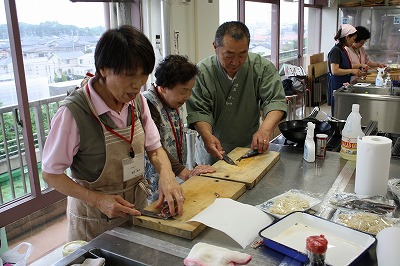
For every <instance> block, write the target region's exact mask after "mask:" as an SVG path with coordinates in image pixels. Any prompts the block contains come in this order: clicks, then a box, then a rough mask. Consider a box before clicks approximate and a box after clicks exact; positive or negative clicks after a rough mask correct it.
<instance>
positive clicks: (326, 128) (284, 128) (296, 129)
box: [278, 118, 331, 143]
mask: <svg viewBox="0 0 400 266" xmlns="http://www.w3.org/2000/svg"><path fill="white" fill-rule="evenodd" d="M310 120H313V121H310ZM307 122H313V123H314V124H315V129H314V137H315V135H317V134H328V135H331V134H330V130H331V125H330V124H329V123H328V122H325V121H319V120H318V119H315V120H314V119H309V118H305V119H303V120H290V121H285V122H281V123H280V124H279V125H278V127H279V130H280V131H281V133H282V135H283V136H284V137H285V138H286V139H288V140H290V141H293V142H295V143H303V142H304V141H305V139H306V135H307Z"/></svg>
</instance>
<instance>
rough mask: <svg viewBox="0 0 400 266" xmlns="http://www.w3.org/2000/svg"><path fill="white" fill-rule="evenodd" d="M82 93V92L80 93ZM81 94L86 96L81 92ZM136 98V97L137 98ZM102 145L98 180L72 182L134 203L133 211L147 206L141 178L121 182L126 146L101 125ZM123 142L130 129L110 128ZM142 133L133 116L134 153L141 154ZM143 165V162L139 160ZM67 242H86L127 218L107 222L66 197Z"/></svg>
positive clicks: (128, 137)
mask: <svg viewBox="0 0 400 266" xmlns="http://www.w3.org/2000/svg"><path fill="white" fill-rule="evenodd" d="M84 91H85V90H84ZM85 95H86V96H87V93H86V91H85ZM138 97H139V96H138ZM86 98H87V100H88V102H89V105H90V108H91V109H92V112H93V113H94V114H96V115H97V113H96V112H95V110H94V108H93V106H92V102H91V100H90V99H89V97H86ZM101 125H102V127H103V132H104V138H105V144H106V162H105V165H104V169H103V171H102V173H101V175H100V176H99V178H98V179H97V180H96V181H94V182H87V181H82V180H75V181H76V182H77V183H78V184H80V185H82V186H84V187H86V188H88V189H90V190H94V191H98V192H100V193H103V194H113V195H120V196H121V197H123V198H124V199H125V200H127V201H129V202H131V203H133V204H135V208H136V209H141V208H144V207H145V206H146V205H147V200H146V194H145V192H144V190H143V189H142V188H141V187H140V186H139V183H141V182H145V181H144V179H143V175H140V176H137V177H135V178H133V179H130V180H128V181H126V182H124V181H123V167H122V159H124V158H127V157H129V151H130V145H129V143H127V142H126V141H124V140H123V139H121V138H119V137H118V136H115V135H114V134H112V133H111V132H108V131H107V130H106V129H105V127H104V125H103V124H102V123H101ZM114 131H115V132H118V133H119V134H121V135H122V136H124V137H125V138H127V139H130V134H131V126H128V127H127V128H119V129H114ZM144 139H145V136H144V131H143V127H142V124H141V123H140V119H139V118H138V116H137V115H136V116H135V132H134V137H133V141H132V143H131V145H132V147H133V149H134V151H135V154H139V153H143V152H144ZM143 165H144V161H143ZM67 217H68V241H73V240H85V241H90V240H91V239H93V238H94V237H96V236H98V235H100V234H102V233H103V232H105V231H107V230H111V229H113V228H115V227H117V226H119V225H121V224H122V223H124V222H126V221H129V220H131V219H132V218H130V217H120V218H116V219H112V220H109V219H107V217H106V216H105V215H103V214H102V212H100V210H99V209H97V208H95V207H91V206H89V205H88V204H87V203H85V202H82V201H80V200H78V199H76V198H73V197H68V205H67Z"/></svg>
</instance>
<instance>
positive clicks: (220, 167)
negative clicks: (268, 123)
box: [204, 147, 280, 189]
mask: <svg viewBox="0 0 400 266" xmlns="http://www.w3.org/2000/svg"><path fill="white" fill-rule="evenodd" d="M248 150H249V148H242V147H237V148H235V149H234V150H233V151H231V152H230V153H229V154H228V156H229V157H230V158H231V159H232V160H234V161H235V163H236V164H237V166H236V165H230V164H228V163H226V162H225V161H223V160H220V161H218V162H216V163H215V164H213V167H215V168H216V169H217V171H216V172H215V173H208V174H205V175H204V176H208V177H213V178H219V179H223V180H230V181H235V182H241V183H244V184H246V188H247V189H252V188H253V187H254V186H255V185H256V184H257V183H258V182H259V181H260V180H261V178H262V177H263V176H264V175H265V174H266V173H267V172H268V171H269V170H270V169H271V167H272V166H273V165H274V164H275V163H276V162H277V161H278V160H279V158H280V153H279V152H276V151H268V152H266V153H264V154H259V155H257V156H254V157H250V158H245V159H242V160H241V161H240V162H238V161H236V160H237V159H239V157H240V156H242V155H243V154H245V153H246V152H247V151H248Z"/></svg>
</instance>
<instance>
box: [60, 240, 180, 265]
mask: <svg viewBox="0 0 400 266" xmlns="http://www.w3.org/2000/svg"><path fill="white" fill-rule="evenodd" d="M98 257H100V258H104V259H105V265H106V266H108V265H111V266H114V265H118V266H125V265H133V266H135V265H138V266H149V265H152V266H153V265H154V266H161V265H162V266H163V265H182V264H183V258H182V257H178V256H175V255H172V254H170V253H167V252H164V251H160V250H157V249H156V248H151V247H147V246H144V245H141V244H138V243H135V242H132V241H128V240H126V239H122V238H120V237H116V236H114V235H112V234H111V233H108V232H106V233H104V234H102V235H100V236H98V237H97V238H95V239H93V240H92V241H90V242H89V243H88V244H86V245H84V246H82V247H80V248H78V249H77V250H76V251H74V252H73V253H71V254H69V255H68V256H66V257H64V258H63V259H61V260H60V261H58V262H56V263H55V264H53V266H69V265H73V264H82V263H83V262H84V261H85V259H87V258H98Z"/></svg>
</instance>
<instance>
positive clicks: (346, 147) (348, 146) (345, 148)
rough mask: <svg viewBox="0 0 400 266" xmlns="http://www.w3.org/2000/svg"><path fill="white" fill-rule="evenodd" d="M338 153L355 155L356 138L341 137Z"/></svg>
mask: <svg viewBox="0 0 400 266" xmlns="http://www.w3.org/2000/svg"><path fill="white" fill-rule="evenodd" d="M340 153H344V154H347V155H354V156H355V155H357V138H347V137H342V143H341V147H340Z"/></svg>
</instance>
